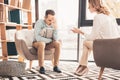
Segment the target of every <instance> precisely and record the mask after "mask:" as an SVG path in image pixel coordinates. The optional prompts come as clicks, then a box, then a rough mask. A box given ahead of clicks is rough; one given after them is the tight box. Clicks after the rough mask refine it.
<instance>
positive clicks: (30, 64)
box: [29, 60, 32, 69]
mask: <svg viewBox="0 0 120 80" xmlns="http://www.w3.org/2000/svg"><path fill="white" fill-rule="evenodd" d="M29 67H30V69H32V61H31V60H30V66H29Z"/></svg>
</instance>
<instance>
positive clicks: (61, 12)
mask: <svg viewBox="0 0 120 80" xmlns="http://www.w3.org/2000/svg"><path fill="white" fill-rule="evenodd" d="M66 3H67V6H66ZM78 5H79V0H39V19H40V18H44V14H45V11H46V9H53V10H54V11H55V12H56V18H57V23H58V26H59V36H60V39H62V52H61V56H60V59H61V60H72V61H77V60H78V54H77V37H78V35H77V34H74V33H72V32H71V31H70V28H71V27H78Z"/></svg>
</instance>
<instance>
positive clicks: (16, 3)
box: [10, 0, 18, 7]
mask: <svg viewBox="0 0 120 80" xmlns="http://www.w3.org/2000/svg"><path fill="white" fill-rule="evenodd" d="M10 5H12V6H16V7H18V0H10Z"/></svg>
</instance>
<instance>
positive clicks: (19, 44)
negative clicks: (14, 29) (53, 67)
mask: <svg viewBox="0 0 120 80" xmlns="http://www.w3.org/2000/svg"><path fill="white" fill-rule="evenodd" d="M15 45H16V49H17V52H18V54H19V55H21V56H22V57H23V58H26V59H28V60H34V59H37V55H36V56H33V55H32V54H31V53H30V51H29V49H28V47H27V45H26V43H25V41H24V39H22V38H17V37H16V34H15Z"/></svg>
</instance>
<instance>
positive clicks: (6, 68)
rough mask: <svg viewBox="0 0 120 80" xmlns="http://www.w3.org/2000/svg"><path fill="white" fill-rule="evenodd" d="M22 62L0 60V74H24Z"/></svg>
mask: <svg viewBox="0 0 120 80" xmlns="http://www.w3.org/2000/svg"><path fill="white" fill-rule="evenodd" d="M25 66H26V64H25V63H24V62H18V61H1V62H0V76H18V77H19V76H21V75H23V74H25Z"/></svg>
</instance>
